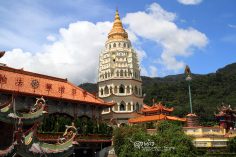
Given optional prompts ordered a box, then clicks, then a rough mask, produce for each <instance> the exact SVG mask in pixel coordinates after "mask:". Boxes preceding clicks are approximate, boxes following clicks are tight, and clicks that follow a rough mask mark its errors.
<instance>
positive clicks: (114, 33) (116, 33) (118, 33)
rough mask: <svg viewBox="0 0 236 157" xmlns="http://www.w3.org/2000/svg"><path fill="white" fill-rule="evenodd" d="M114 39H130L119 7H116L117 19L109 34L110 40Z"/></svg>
mask: <svg viewBox="0 0 236 157" xmlns="http://www.w3.org/2000/svg"><path fill="white" fill-rule="evenodd" d="M112 39H128V34H127V32H126V31H125V29H124V28H123V25H122V22H121V20H120V15H119V12H118V9H117V8H116V13H115V20H114V23H113V26H112V29H111V31H110V33H109V34H108V40H112Z"/></svg>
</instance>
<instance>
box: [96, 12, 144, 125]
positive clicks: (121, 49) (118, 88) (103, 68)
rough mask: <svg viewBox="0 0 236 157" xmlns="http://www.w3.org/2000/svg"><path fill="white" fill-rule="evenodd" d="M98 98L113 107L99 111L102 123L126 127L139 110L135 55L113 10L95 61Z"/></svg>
mask: <svg viewBox="0 0 236 157" xmlns="http://www.w3.org/2000/svg"><path fill="white" fill-rule="evenodd" d="M98 88H99V97H100V98H102V99H103V100H105V101H107V102H115V103H116V105H115V106H113V107H112V108H110V109H107V110H104V111H103V118H104V119H105V120H109V119H112V120H115V121H116V123H117V124H118V125H120V124H122V123H127V121H128V119H129V118H132V117H134V116H135V115H136V114H135V113H136V112H138V111H139V109H140V108H141V107H142V104H143V97H142V80H141V77H140V68H139V62H138V57H137V53H136V52H135V50H134V49H133V48H132V45H131V42H130V40H129V39H128V34H127V32H126V31H125V30H124V28H123V25H122V22H121V20H120V17H119V13H118V11H117V10H116V15H115V20H114V24H113V27H112V29H111V31H110V33H109V34H108V40H107V41H106V43H105V48H104V49H103V50H102V52H101V54H100V59H99V72H98Z"/></svg>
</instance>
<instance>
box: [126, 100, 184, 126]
mask: <svg viewBox="0 0 236 157" xmlns="http://www.w3.org/2000/svg"><path fill="white" fill-rule="evenodd" d="M173 111H174V108H173V107H171V108H168V107H166V106H164V105H163V104H162V103H161V102H159V103H156V104H154V105H153V106H148V105H143V108H142V109H141V113H140V114H138V115H137V117H135V118H131V119H129V123H131V124H137V123H146V122H158V121H161V120H171V121H180V122H186V118H179V117H175V116H171V113H172V112H173Z"/></svg>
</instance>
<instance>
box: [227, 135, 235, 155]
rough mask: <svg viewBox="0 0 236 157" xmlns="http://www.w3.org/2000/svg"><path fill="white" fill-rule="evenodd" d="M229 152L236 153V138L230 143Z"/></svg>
mask: <svg viewBox="0 0 236 157" xmlns="http://www.w3.org/2000/svg"><path fill="white" fill-rule="evenodd" d="M228 150H229V152H231V153H236V137H234V138H232V139H230V140H229V142H228Z"/></svg>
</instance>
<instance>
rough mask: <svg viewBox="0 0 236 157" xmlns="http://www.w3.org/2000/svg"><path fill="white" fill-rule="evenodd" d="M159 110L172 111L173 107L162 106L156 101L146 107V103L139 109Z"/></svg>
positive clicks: (144, 110)
mask: <svg viewBox="0 0 236 157" xmlns="http://www.w3.org/2000/svg"><path fill="white" fill-rule="evenodd" d="M159 110H161V111H163V110H164V111H168V112H172V111H173V110H174V108H173V107H171V108H167V107H165V106H163V105H162V104H161V103H158V104H154V105H153V106H151V107H147V105H146V106H145V107H143V108H142V109H141V111H142V112H156V111H159Z"/></svg>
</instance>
